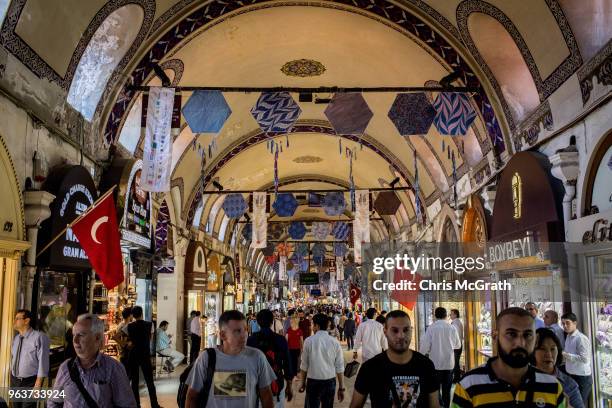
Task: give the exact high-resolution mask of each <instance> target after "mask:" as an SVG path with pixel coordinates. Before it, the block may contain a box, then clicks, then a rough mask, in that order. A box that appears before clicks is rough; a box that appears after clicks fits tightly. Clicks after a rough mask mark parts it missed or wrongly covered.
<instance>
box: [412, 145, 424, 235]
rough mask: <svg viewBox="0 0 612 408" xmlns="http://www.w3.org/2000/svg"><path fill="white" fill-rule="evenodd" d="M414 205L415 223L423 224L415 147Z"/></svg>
mask: <svg viewBox="0 0 612 408" xmlns="http://www.w3.org/2000/svg"><path fill="white" fill-rule="evenodd" d="M414 207H415V212H416V221H417V225H421V224H423V210H422V208H421V199H420V198H419V166H418V163H417V152H416V149H415V150H414Z"/></svg>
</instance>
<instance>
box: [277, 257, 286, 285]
mask: <svg viewBox="0 0 612 408" xmlns="http://www.w3.org/2000/svg"><path fill="white" fill-rule="evenodd" d="M278 280H282V281H286V280H287V257H286V256H281V257H280V259H279V260H278Z"/></svg>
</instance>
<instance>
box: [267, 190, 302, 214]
mask: <svg viewBox="0 0 612 408" xmlns="http://www.w3.org/2000/svg"><path fill="white" fill-rule="evenodd" d="M297 207H298V202H297V200H296V199H295V197H293V194H291V193H280V194H277V195H276V199H275V200H274V203H273V204H272V208H274V211H276V215H278V216H279V217H291V216H292V215H293V214H294V213H295V210H296V209H297Z"/></svg>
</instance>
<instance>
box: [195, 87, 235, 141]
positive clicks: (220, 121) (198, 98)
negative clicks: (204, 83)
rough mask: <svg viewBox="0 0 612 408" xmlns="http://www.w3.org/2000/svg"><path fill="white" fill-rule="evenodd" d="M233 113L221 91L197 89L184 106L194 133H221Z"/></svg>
mask: <svg viewBox="0 0 612 408" xmlns="http://www.w3.org/2000/svg"><path fill="white" fill-rule="evenodd" d="M231 113H232V110H231V109H230V107H229V105H228V104H227V101H226V100H225V97H224V96H223V93H222V92H221V91H204V90H198V91H195V92H194V93H193V94H191V97H190V98H189V100H188V101H187V103H186V104H185V107H184V108H183V117H184V118H185V121H186V122H187V124H188V125H189V128H190V129H191V131H192V132H193V133H219V132H220V131H221V128H222V127H223V125H224V124H225V122H226V121H227V118H228V117H229V116H230V114H231Z"/></svg>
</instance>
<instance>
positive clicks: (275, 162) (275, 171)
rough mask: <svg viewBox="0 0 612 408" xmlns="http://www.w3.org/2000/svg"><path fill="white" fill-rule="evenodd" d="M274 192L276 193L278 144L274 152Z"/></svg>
mask: <svg viewBox="0 0 612 408" xmlns="http://www.w3.org/2000/svg"><path fill="white" fill-rule="evenodd" d="M274 194H278V146H277V148H276V151H275V152H274Z"/></svg>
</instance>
